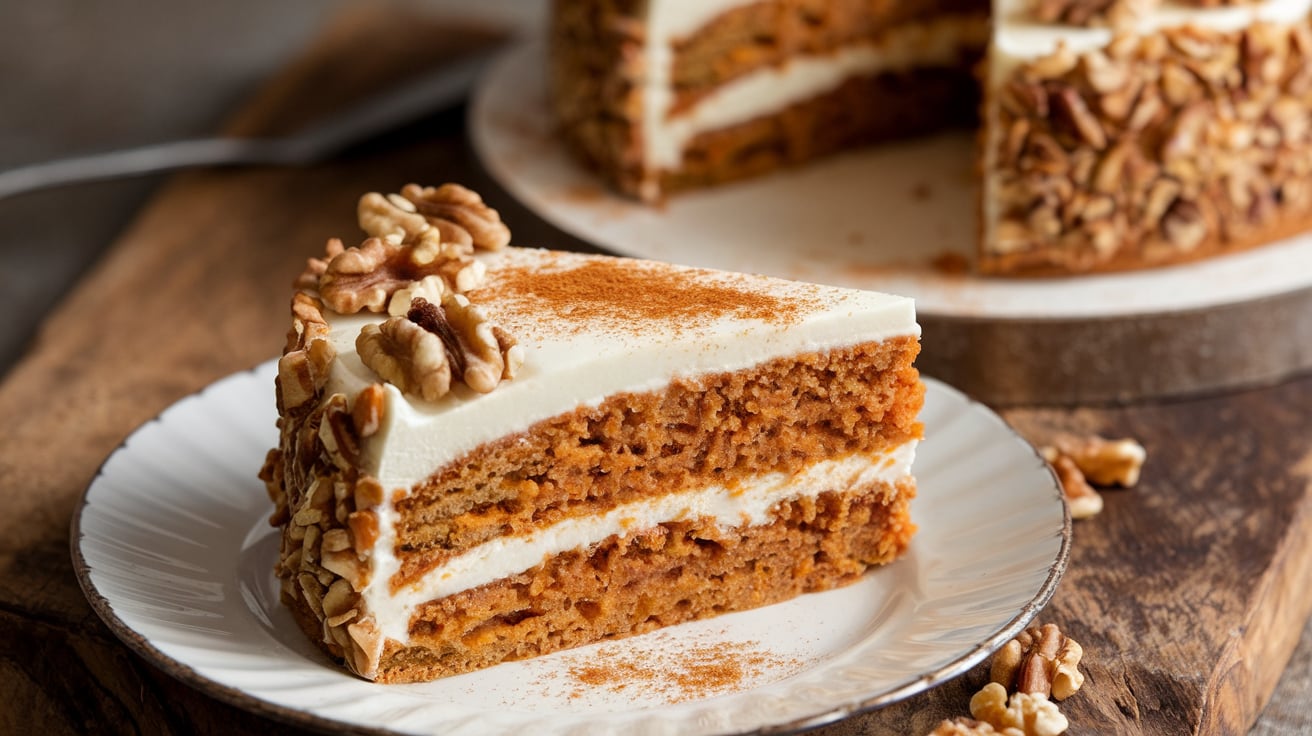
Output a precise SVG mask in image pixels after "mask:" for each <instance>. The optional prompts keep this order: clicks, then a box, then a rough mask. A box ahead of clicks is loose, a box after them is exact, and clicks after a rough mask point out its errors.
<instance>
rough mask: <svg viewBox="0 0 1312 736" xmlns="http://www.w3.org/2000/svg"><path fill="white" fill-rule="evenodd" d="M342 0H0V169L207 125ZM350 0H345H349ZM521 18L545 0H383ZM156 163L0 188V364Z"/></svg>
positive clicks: (442, 13)
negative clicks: (111, 177)
mask: <svg viewBox="0 0 1312 736" xmlns="http://www.w3.org/2000/svg"><path fill="white" fill-rule="evenodd" d="M350 4H351V3H347V2H343V0H276V1H274V2H268V1H267V0H226V1H225V2H219V3H214V2H200V1H199V0H180V1H179V0H118V1H116V2H86V1H85V0H40V1H39V2H22V1H15V2H0V29H4V31H5V34H4V35H5V43H3V44H0V170H2V169H8V168H11V167H14V166H20V165H23V164H29V163H36V162H40V161H45V160H48V159H53V158H58V157H62V156H69V155H74V154H82V153H90V152H96V151H102V150H108V149H116V148H122V147H129V146H137V145H143V144H149V143H156V142H160V141H167V140H173V139H180V138H191V137H198V136H207V135H211V134H214V133H215V132H216V131H218V130H219V129H220V128H221V126H222V124H223V121H224V120H225V118H226V117H227V116H228V115H229V114H230V113H231V112H232V111H234V110H235V109H236V108H237V107H238V106H239V105H240V104H241V102H242V101H243V100H245V99H247V98H248V97H249V96H250V95H251V94H253V93H254V92H255V90H257V89H258V88H259V86H260V84H261V83H262V82H263V81H265V80H266V78H267V77H268V76H269V75H270V74H272V73H273V72H274V71H275V70H277V69H278V68H279V67H280V66H281V65H282V64H284V63H285V62H287V61H288V60H290V59H291V58H293V57H294V56H295V55H296V54H297V53H298V52H299V51H301V50H302V49H303V48H304V46H305V45H306V44H307V43H308V42H309V41H310V39H312V38H313V37H314V35H315V33H316V32H317V31H318V30H320V29H321V27H322V26H323V25H324V24H325V23H327V22H328V21H329V20H330V19H331V18H332V17H333V16H334V14H336V13H338V12H340V11H342V10H343V9H344V8H345V7H346V6H348V5H350ZM359 4H361V3H359V2H357V3H355V5H359ZM389 4H390V5H395V6H398V8H399V9H401V10H415V11H418V12H422V13H426V14H432V15H435V16H437V17H450V18H452V19H453V20H456V19H460V20H474V21H478V22H482V23H487V24H490V25H493V26H496V27H501V28H505V29H507V30H508V31H510V32H515V33H526V32H531V31H532V29H534V28H536V27H537V26H538V24H539V23H540V22H541V19H542V17H543V14H544V10H545V7H546V0H478V1H477V2H468V1H467V0H424V1H423V2H419V1H417V0H396V1H395V2H391V3H389ZM163 178H164V176H150V177H143V178H136V179H128V180H123V181H114V182H101V183H93V184H84V185H78V186H71V187H66V188H61V189H55V190H49V191H44V192H37V193H33V194H26V195H22V196H19V197H14V198H10V199H0V264H3V266H2V267H0V314H3V315H4V318H3V319H0V376H3V375H4V373H6V372H7V370H8V368H9V367H10V366H11V365H12V364H13V362H14V361H15V360H16V359H17V358H18V357H19V356H20V355H21V354H22V351H23V349H24V348H25V347H26V346H27V345H28V344H29V342H30V340H32V339H33V338H34V334H35V333H34V331H35V329H36V327H37V325H38V324H39V322H40V320H41V318H42V317H43V316H44V314H45V313H46V311H47V310H48V309H50V307H51V306H53V305H54V304H55V303H57V302H58V300H59V298H60V296H61V295H62V294H64V293H66V292H67V290H68V289H69V288H71V286H72V284H73V283H75V281H76V279H77V277H78V276H79V275H80V274H81V273H83V272H84V271H85V270H86V268H87V267H88V266H90V265H91V264H92V263H94V261H95V258H96V256H97V255H98V254H99V253H100V251H101V250H102V249H103V248H104V247H105V246H107V245H108V244H109V243H111V242H112V241H113V239H114V237H115V235H116V234H117V233H118V232H119V231H120V230H121V229H122V228H123V227H124V226H125V225H126V224H127V223H128V222H129V221H130V220H131V219H132V217H133V215H134V213H135V211H136V210H137V208H138V207H139V206H140V205H141V204H142V203H143V202H144V201H145V200H146V198H147V197H148V196H149V195H150V193H151V192H152V191H153V190H154V189H155V188H157V187H158V186H159V184H160V182H161V181H162V180H163Z"/></svg>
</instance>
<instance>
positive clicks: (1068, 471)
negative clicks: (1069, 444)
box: [1040, 447, 1103, 519]
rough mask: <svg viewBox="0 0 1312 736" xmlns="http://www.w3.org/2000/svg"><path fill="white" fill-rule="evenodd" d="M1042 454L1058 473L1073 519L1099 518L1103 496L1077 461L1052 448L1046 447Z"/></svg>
mask: <svg viewBox="0 0 1312 736" xmlns="http://www.w3.org/2000/svg"><path fill="white" fill-rule="evenodd" d="M1040 452H1041V453H1042V455H1043V459H1044V460H1047V461H1048V464H1049V465H1051V466H1052V469H1053V470H1054V471H1055V472H1056V473H1057V480H1058V481H1059V482H1060V483H1061V490H1062V494H1063V495H1065V496H1066V505H1067V506H1068V507H1070V510H1071V518H1072V519H1087V518H1089V517H1091V516H1097V515H1098V513H1099V512H1101V511H1102V505H1103V501H1102V494H1100V493H1098V491H1097V490H1095V489H1094V487H1093V486H1091V485H1089V482H1088V481H1087V480H1086V479H1085V477H1084V473H1081V472H1080V468H1079V466H1077V465H1076V464H1075V461H1074V460H1072V459H1071V458H1070V457H1068V456H1066V455H1063V454H1061V453H1060V452H1057V450H1056V449H1055V448H1052V447H1044V448H1042V449H1041V450H1040Z"/></svg>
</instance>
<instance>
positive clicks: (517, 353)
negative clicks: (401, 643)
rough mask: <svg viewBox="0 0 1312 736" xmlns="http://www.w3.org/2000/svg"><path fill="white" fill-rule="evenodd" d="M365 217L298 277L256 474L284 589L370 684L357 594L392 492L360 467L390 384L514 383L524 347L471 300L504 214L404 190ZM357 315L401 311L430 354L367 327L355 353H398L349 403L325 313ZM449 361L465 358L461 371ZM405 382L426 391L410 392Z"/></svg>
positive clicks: (374, 203) (379, 645) (459, 196)
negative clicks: (338, 380) (271, 442)
mask: <svg viewBox="0 0 1312 736" xmlns="http://www.w3.org/2000/svg"><path fill="white" fill-rule="evenodd" d="M357 216H358V219H359V224H360V228H361V229H362V230H364V231H365V233H366V235H368V237H367V238H366V239H365V240H364V241H363V242H362V243H361V244H360V245H358V246H352V247H347V246H345V244H344V243H343V242H342V241H341V240H338V239H335V238H334V239H332V240H329V241H328V243H327V246H326V247H325V252H324V255H323V257H321V258H311V259H309V261H308V262H307V264H306V268H305V270H304V271H303V272H302V273H301V274H300V276H298V277H297V279H296V281H295V284H294V285H295V288H296V289H297V292H296V294H295V295H294V296H293V298H292V302H291V316H292V326H291V329H290V330H289V331H288V334H287V343H286V345H285V346H284V349H283V355H282V357H281V358H280V359H279V361H278V375H277V379H276V382H275V388H276V395H277V402H278V413H279V417H280V420H279V428H280V439H279V444H278V447H276V448H274V449H273V450H270V451H269V453H268V455H267V457H266V459H265V463H264V466H263V468H262V469H261V470H260V478H261V479H262V480H263V481H264V482H265V485H266V488H267V490H268V493H269V497H270V499H271V500H272V501H273V503H274V506H275V512H274V514H273V516H272V517H271V518H270V523H271V524H272V525H274V526H280V527H282V529H283V531H282V542H281V546H280V550H279V555H278V562H277V564H276V567H275V570H276V572H277V575H278V577H279V579H280V581H281V587H282V595H283V597H284V598H286V599H288V600H289V601H291V602H292V604H293V605H296V606H304V607H305V608H306V609H308V610H309V611H310V613H311V614H313V617H314V619H315V620H317V621H319V622H320V625H321V631H319V632H317V633H318V635H319V636H320V637H321V640H322V642H323V644H324V645H325V648H326V649H327V650H328V651H329V652H330V653H332V654H334V655H335V656H338V657H341V658H342V659H343V660H344V661H345V663H346V665H347V666H348V667H349V668H350V669H351V671H353V672H355V673H356V674H358V675H360V676H362V677H365V678H370V679H372V678H373V677H375V676H376V674H377V672H378V666H379V662H380V660H381V657H382V654H383V651H384V648H385V646H386V641H385V640H384V637H383V636H382V634H381V632H380V631H379V629H378V626H377V624H376V620H375V618H374V616H373V614H372V613H371V612H370V611H369V610H368V607H367V606H366V605H365V601H364V599H363V597H362V596H361V592H362V591H363V590H364V589H365V587H366V586H368V585H369V582H370V576H371V567H370V555H371V550H372V549H373V546H374V543H375V542H376V541H377V539H378V535H379V522H378V516H377V509H378V507H379V506H380V505H382V503H383V500H384V499H383V488H382V486H381V485H380V484H379V483H378V481H377V480H375V479H373V478H371V477H369V476H368V475H365V474H363V473H361V472H360V470H359V467H358V463H359V459H360V454H361V447H362V443H363V442H365V441H366V440H367V439H368V438H370V437H371V436H373V435H374V434H376V433H377V432H378V431H379V429H380V428H381V427H382V425H383V423H384V419H385V414H386V412H387V401H386V392H385V390H384V387H383V383H393V384H395V385H396V386H397V387H398V388H399V389H401V390H402V391H404V392H407V393H416V394H417V395H419V396H421V397H422V398H437V397H440V396H441V395H442V394H444V393H446V392H447V391H448V390H449V388H450V384H451V382H452V381H453V380H460V381H463V382H465V383H466V384H468V385H469V386H470V387H471V388H473V389H474V390H476V391H482V392H487V391H491V390H492V389H494V388H495V387H496V385H497V384H498V383H499V382H500V381H502V380H508V379H510V378H513V377H514V374H515V372H516V370H517V369H518V368H519V366H520V365H521V364H522V362H523V354H522V348H520V347H519V346H517V345H516V342H515V340H514V338H512V337H511V336H510V335H508V334H507V333H506V332H505V331H504V330H502V329H500V328H499V327H497V326H495V325H492V324H490V323H488V321H487V319H486V318H485V317H484V316H483V313H482V312H481V310H479V309H478V307H477V306H476V305H474V304H472V303H471V302H470V301H469V299H468V298H466V297H465V296H463V293H464V292H466V291H469V290H471V289H474V288H477V287H478V286H481V285H483V283H484V281H485V276H486V274H485V270H484V268H483V264H482V263H481V262H479V261H477V260H475V259H474V257H473V256H474V253H475V252H476V251H479V250H499V249H501V248H504V247H506V245H507V244H508V243H509V241H510V230H509V229H508V228H507V227H506V226H505V225H504V224H503V223H502V222H501V218H500V215H498V214H497V212H496V210H494V209H492V208H490V207H488V206H487V205H486V204H484V203H483V201H482V199H481V198H480V197H479V196H478V195H477V194H475V193H474V192H472V191H470V190H468V189H465V188H464V187H460V186H458V185H454V184H447V185H443V186H441V187H420V186H418V185H415V184H410V185H407V186H406V187H404V188H403V189H402V190H401V193H400V194H390V195H382V194H377V193H371V194H366V195H365V196H363V197H361V199H360V203H359V206H358V209H357ZM416 305H422V306H421V307H420V308H419V310H418V311H419V312H421V313H423V314H425V315H428V317H429V318H430V319H429V320H428V321H431V317H432V314H433V313H434V312H436V314H437V315H438V318H439V319H440V321H441V322H442V323H443V324H445V325H447V327H448V328H449V329H448V333H449V334H448V337H449V341H448V342H449V344H447V342H444V341H443V339H442V338H441V337H440V336H437V335H435V334H433V333H432V332H430V331H429V330H427V329H425V327H424V325H423V323H424V322H425V320H424V319H420V320H418V321H416V320H412V319H411V318H410V315H411V314H414V313H415V312H416V309H415V306H416ZM362 311H363V312H373V313H384V312H387V313H389V314H391V315H393V316H392V317H391V319H388V320H386V321H385V322H383V323H382V324H383V329H388V325H393V324H405V325H409V327H410V328H413V329H412V330H411V332H413V331H416V330H417V331H418V332H419V333H422V335H424V336H428V337H430V338H432V341H433V342H435V343H436V349H435V351H434V350H433V349H432V348H433V346H432V345H430V344H429V343H428V342H426V341H425V340H423V339H410V337H404V338H400V339H395V340H393V341H392V342H390V343H388V344H387V345H385V346H383V347H378V346H377V345H373V343H375V342H377V340H373V339H369V338H366V337H365V336H364V334H362V336H361V341H362V342H364V343H366V344H365V345H362V346H361V347H360V350H359V352H360V354H361V357H362V358H363V359H364V360H365V362H366V363H367V364H370V358H369V357H368V356H369V354H370V353H372V354H374V355H379V354H381V355H384V356H385V357H386V358H387V361H390V363H389V364H388V366H387V367H384V366H383V362H387V361H382V362H376V363H373V364H371V365H370V367H371V368H372V369H373V370H375V371H376V372H377V373H378V374H379V377H380V382H379V383H375V384H372V385H370V386H368V387H366V388H365V389H364V390H362V391H360V392H359V393H358V394H357V395H356V396H354V397H349V396H346V395H344V394H341V393H333V394H329V393H327V391H326V389H325V386H326V384H327V380H328V375H329V371H330V368H331V366H332V363H333V361H334V360H335V358H336V351H335V350H334V348H333V346H332V343H331V342H330V341H329V339H328V333H329V327H328V320H327V318H326V316H325V315H326V313H328V312H337V313H339V314H353V313H357V312H362ZM369 328H372V329H373V331H375V332H377V331H378V330H379V329H380V328H379V326H378V325H370V326H369ZM403 329H404V328H403ZM367 332H368V328H367V329H366V333H367ZM407 334H409V333H407ZM411 337H413V335H411ZM371 346H372V347H371ZM429 363H431V364H434V365H436V364H437V363H440V364H441V366H442V368H446V369H447V371H448V372H447V374H446V376H445V380H444V381H441V384H442V385H441V386H440V390H435V389H436V388H437V386H436V384H437V383H438V382H439V381H438V379H436V378H434V377H433V375H431V373H430V372H429V371H427V370H425V371H422V373H423V375H422V377H421V378H420V379H419V380H417V381H416V379H415V373H416V371H417V370H418V367H422V366H425V365H427V364H429ZM449 365H455V366H457V370H456V372H455V374H454V375H452V374H451V373H450V370H449V367H448V366H449ZM411 384H415V385H418V386H420V387H421V388H420V389H418V390H413V391H412V388H413V386H412V385H411Z"/></svg>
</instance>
